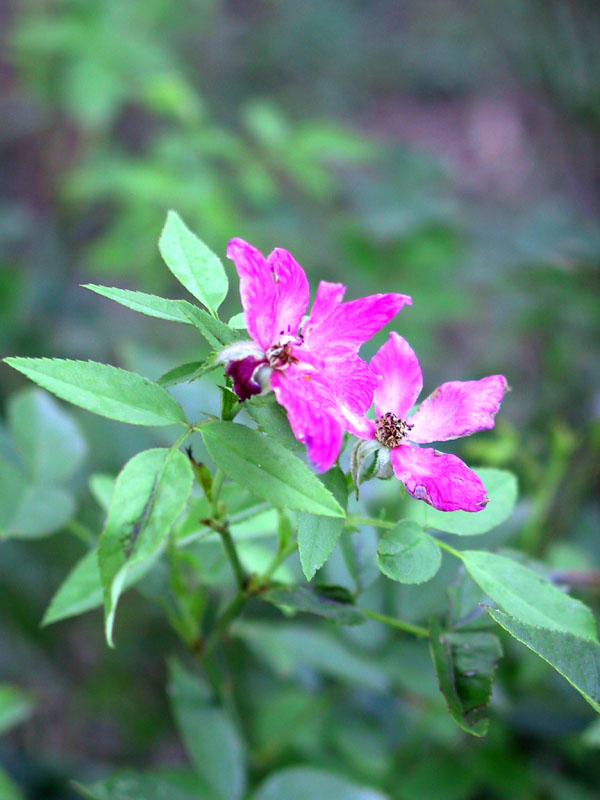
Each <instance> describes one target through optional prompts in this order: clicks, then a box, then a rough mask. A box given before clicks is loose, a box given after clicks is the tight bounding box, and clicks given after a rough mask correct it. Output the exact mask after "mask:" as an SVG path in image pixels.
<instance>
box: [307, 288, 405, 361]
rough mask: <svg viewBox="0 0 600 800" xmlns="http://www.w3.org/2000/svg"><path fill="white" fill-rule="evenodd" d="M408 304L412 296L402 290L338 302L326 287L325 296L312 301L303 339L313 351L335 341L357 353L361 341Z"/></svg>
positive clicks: (374, 332)
mask: <svg viewBox="0 0 600 800" xmlns="http://www.w3.org/2000/svg"><path fill="white" fill-rule="evenodd" d="M329 286H332V284H329ZM338 286H339V284H338ZM319 288H320V287H319ZM407 304H408V305H411V304H412V300H411V298H410V297H408V296H407V295H405V294H373V295H370V296H369V297H362V298H361V299H359V300H352V301H351V302H349V303H340V302H335V293H334V292H333V291H332V290H329V291H328V293H327V297H326V298H324V299H323V300H320V302H319V303H318V304H317V303H316V302H315V307H313V310H312V311H311V315H310V319H309V320H308V322H307V323H306V325H305V326H304V328H303V330H302V332H303V334H304V341H305V343H306V344H307V346H308V347H309V348H310V349H311V350H313V351H315V352H322V351H324V350H325V349H326V348H331V347H332V346H336V345H338V346H343V347H347V348H348V349H349V350H351V351H352V352H354V353H357V352H358V349H359V347H360V346H361V344H363V343H364V342H366V341H367V340H368V339H370V338H371V337H372V336H374V335H375V334H376V333H377V331H379V330H381V328H383V326H384V325H387V323H388V322H389V321H390V320H391V319H392V318H393V317H394V316H395V315H396V314H397V313H398V311H400V309H401V308H402V307H403V306H404V305H407Z"/></svg>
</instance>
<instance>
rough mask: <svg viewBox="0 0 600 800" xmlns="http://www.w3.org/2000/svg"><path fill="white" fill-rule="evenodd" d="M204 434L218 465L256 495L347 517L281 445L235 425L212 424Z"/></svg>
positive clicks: (277, 503) (204, 428)
mask: <svg viewBox="0 0 600 800" xmlns="http://www.w3.org/2000/svg"><path fill="white" fill-rule="evenodd" d="M201 433H202V438H203V439H204V444H205V445H206V449H207V450H208V452H209V454H210V455H211V457H212V458H213V459H214V460H215V461H216V463H217V465H218V466H219V467H221V469H222V470H223V472H224V473H225V474H226V475H227V476H228V477H229V478H231V479H232V480H234V481H235V482H236V483H239V484H240V485H241V486H243V487H244V488H246V489H248V490H249V491H250V492H252V494H255V495H257V496H258V497H262V498H264V499H265V500H269V502H271V503H272V504H273V505H274V506H277V507H280V508H290V509H294V510H296V511H307V512H309V513H312V514H322V515H323V516H329V517H343V516H344V511H343V509H342V507H341V506H340V504H339V503H338V502H337V500H336V499H335V498H334V496H333V495H332V494H331V492H329V491H328V490H327V489H326V488H325V487H324V486H323V484H322V483H321V481H320V480H319V479H318V478H317V477H316V475H314V474H313V473H312V472H311V471H310V470H309V469H308V467H306V466H305V465H304V464H303V463H302V462H301V461H299V460H298V459H297V458H296V457H295V456H294V455H292V454H291V453H290V452H289V451H288V450H286V449H285V447H282V446H281V445H280V444H278V443H277V442H275V441H273V440H271V439H269V438H268V437H266V436H263V435H262V434H261V433H258V431H254V430H251V429H250V428H245V427H244V426H243V425H236V424H235V423H231V422H209V423H207V424H206V425H203V426H202V428H201Z"/></svg>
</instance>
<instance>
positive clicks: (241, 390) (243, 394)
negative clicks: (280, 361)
mask: <svg viewBox="0 0 600 800" xmlns="http://www.w3.org/2000/svg"><path fill="white" fill-rule="evenodd" d="M266 363H267V362H266V361H265V360H264V359H258V358H254V357H253V356H247V358H242V359H241V360H239V361H230V362H229V363H228V364H227V366H226V367H225V375H227V376H228V377H230V378H231V379H232V380H233V391H234V392H235V393H236V394H237V396H238V398H239V400H240V401H241V402H242V403H243V402H244V400H248V398H249V397H252V395H253V394H260V392H261V391H262V387H261V385H260V383H258V381H256V380H254V373H255V372H256V369H257V368H258V367H260V366H261V364H266Z"/></svg>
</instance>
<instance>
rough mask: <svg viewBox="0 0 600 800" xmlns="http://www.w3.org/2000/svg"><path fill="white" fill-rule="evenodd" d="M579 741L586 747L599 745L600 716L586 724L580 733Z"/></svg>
mask: <svg viewBox="0 0 600 800" xmlns="http://www.w3.org/2000/svg"><path fill="white" fill-rule="evenodd" d="M581 741H582V742H583V743H584V744H585V745H587V746H588V747H600V718H598V719H595V720H594V721H593V722H592V724H591V725H588V726H587V728H586V729H585V730H584V732H583V733H582V735H581Z"/></svg>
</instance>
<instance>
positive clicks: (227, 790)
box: [169, 662, 246, 800]
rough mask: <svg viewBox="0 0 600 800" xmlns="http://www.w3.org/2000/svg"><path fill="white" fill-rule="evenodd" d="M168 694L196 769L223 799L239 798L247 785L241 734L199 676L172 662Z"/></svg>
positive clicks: (232, 799)
mask: <svg viewBox="0 0 600 800" xmlns="http://www.w3.org/2000/svg"><path fill="white" fill-rule="evenodd" d="M169 674H170V679H169V695H170V698H171V703H172V706H173V713H174V715H175V719H176V721H177V727H178V728H179V733H180V734H181V738H182V739H183V741H184V743H185V746H186V749H187V751H188V754H189V757H190V759H191V761H192V763H193V765H194V767H195V768H196V771H197V773H198V775H199V776H200V778H201V779H202V780H203V782H204V783H205V784H206V786H207V787H209V789H210V790H211V791H212V792H214V794H215V796H216V797H217V798H219V799H220V800H238V798H240V797H241V796H242V795H243V793H244V788H245V785H246V769H245V766H244V751H243V745H242V742H241V740H240V737H239V735H238V733H237V731H236V729H235V727H234V726H233V724H232V722H231V720H230V719H229V717H228V716H227V715H226V714H225V712H224V711H223V709H221V708H219V707H218V706H216V705H214V703H213V702H212V701H211V698H210V693H209V691H208V689H207V687H206V686H205V685H204V684H203V683H202V682H201V681H200V679H199V678H198V677H196V676H195V675H192V674H191V673H190V672H188V671H187V670H185V669H183V667H181V666H180V665H179V664H178V663H177V662H171V664H170V669H169Z"/></svg>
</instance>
